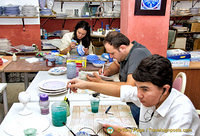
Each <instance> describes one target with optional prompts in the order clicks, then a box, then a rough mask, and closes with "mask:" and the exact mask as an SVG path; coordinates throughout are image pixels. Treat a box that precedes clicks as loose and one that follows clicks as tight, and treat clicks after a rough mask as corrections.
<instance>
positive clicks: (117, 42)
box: [103, 31, 130, 49]
mask: <svg viewBox="0 0 200 136" xmlns="http://www.w3.org/2000/svg"><path fill="white" fill-rule="evenodd" d="M103 43H104V44H106V43H109V44H110V45H112V46H113V47H114V48H116V49H118V48H119V47H120V46H121V45H126V46H128V45H129V44H130V40H129V39H128V38H127V37H126V36H125V35H124V34H122V33H120V32H116V31H112V32H109V33H108V34H107V35H106V37H105V39H104V41H103Z"/></svg>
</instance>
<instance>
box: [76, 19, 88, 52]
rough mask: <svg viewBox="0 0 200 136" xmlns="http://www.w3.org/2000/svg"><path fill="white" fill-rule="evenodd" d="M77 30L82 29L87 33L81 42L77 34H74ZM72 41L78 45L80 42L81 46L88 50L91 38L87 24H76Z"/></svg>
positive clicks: (81, 22)
mask: <svg viewBox="0 0 200 136" xmlns="http://www.w3.org/2000/svg"><path fill="white" fill-rule="evenodd" d="M79 28H83V29H84V30H86V31H87V33H86V35H85V37H83V38H82V39H81V40H80V39H78V38H77V34H76V32H77V30H78V29H79ZM73 39H74V40H76V41H77V42H78V43H80V41H82V44H83V46H84V47H85V48H89V46H90V40H91V37H90V25H89V23H88V22H86V21H80V22H78V23H77V24H76V26H75V29H74V37H73Z"/></svg>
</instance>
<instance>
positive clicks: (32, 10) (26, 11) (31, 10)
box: [22, 5, 37, 17]
mask: <svg viewBox="0 0 200 136" xmlns="http://www.w3.org/2000/svg"><path fill="white" fill-rule="evenodd" d="M22 14H23V15H24V16H28V17H31V16H36V15H37V9H36V7H35V6H33V5H24V6H23V7H22Z"/></svg>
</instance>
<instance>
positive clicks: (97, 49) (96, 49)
mask: <svg viewBox="0 0 200 136" xmlns="http://www.w3.org/2000/svg"><path fill="white" fill-rule="evenodd" d="M104 50H105V48H104V46H100V47H93V53H94V54H96V55H101V54H103V53H104Z"/></svg>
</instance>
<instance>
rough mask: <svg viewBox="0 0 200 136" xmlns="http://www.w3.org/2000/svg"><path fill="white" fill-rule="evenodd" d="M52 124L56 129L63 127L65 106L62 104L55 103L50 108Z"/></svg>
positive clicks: (65, 117)
mask: <svg viewBox="0 0 200 136" xmlns="http://www.w3.org/2000/svg"><path fill="white" fill-rule="evenodd" d="M51 114H52V124H53V125H54V126H56V127H60V126H64V124H66V122H67V106H66V104H65V103H64V102H56V103H53V104H52V106H51Z"/></svg>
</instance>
